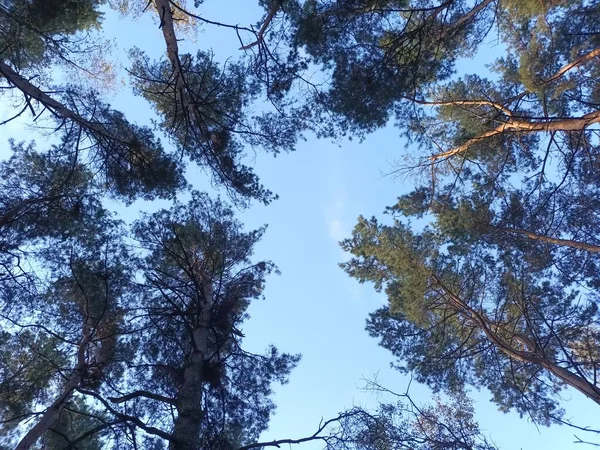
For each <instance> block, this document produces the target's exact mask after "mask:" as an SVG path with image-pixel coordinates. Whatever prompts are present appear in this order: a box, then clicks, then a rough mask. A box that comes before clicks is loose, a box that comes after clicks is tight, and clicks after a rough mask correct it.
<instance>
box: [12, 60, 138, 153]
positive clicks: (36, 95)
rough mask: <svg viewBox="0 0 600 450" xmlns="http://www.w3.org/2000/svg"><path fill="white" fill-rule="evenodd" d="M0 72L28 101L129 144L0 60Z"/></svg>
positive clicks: (105, 135) (97, 132)
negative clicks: (51, 95)
mask: <svg viewBox="0 0 600 450" xmlns="http://www.w3.org/2000/svg"><path fill="white" fill-rule="evenodd" d="M0 74H1V75H3V76H4V77H5V78H6V79H7V80H8V81H9V83H11V84H12V85H14V86H15V87H16V88H17V89H19V90H20V91H21V92H22V93H23V95H25V97H26V101H27V102H29V99H34V100H36V101H38V102H40V103H41V104H42V105H44V107H46V108H48V109H49V110H50V111H51V112H52V113H53V114H54V115H55V116H58V117H61V118H63V119H68V120H71V121H73V122H75V123H77V124H78V125H80V126H81V127H82V128H84V129H85V130H87V131H88V132H89V133H91V134H95V135H97V136H102V137H104V138H106V139H109V140H111V141H114V142H119V143H121V144H123V145H127V146H129V145H130V143H129V142H127V141H124V140H123V139H121V138H119V137H118V136H115V135H113V134H112V133H111V132H110V131H109V130H108V129H106V128H105V127H104V126H103V125H102V124H100V123H98V122H92V121H90V120H87V119H85V118H84V117H82V116H81V115H79V114H78V113H76V112H75V111H72V110H71V109H69V108H67V107H66V106H65V105H63V104H62V103H60V102H59V101H57V100H55V99H54V98H52V97H50V96H49V95H48V94H46V93H45V92H43V91H42V90H41V89H40V88H38V87H37V86H35V85H33V84H31V83H30V82H29V80H27V79H25V78H23V77H22V76H21V75H19V74H18V73H17V72H15V71H14V70H13V69H12V68H11V67H10V66H9V65H7V64H6V63H4V62H3V61H1V60H0Z"/></svg>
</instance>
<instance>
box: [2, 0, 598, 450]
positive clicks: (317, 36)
mask: <svg viewBox="0 0 600 450" xmlns="http://www.w3.org/2000/svg"><path fill="white" fill-rule="evenodd" d="M134 3H135V1H134V0H130V1H125V0H107V1H103V0H62V1H58V0H52V1H42V0H21V1H17V0H3V1H1V2H0V84H1V88H2V89H1V90H0V96H1V98H0V101H2V105H3V108H2V109H3V116H2V117H1V118H0V120H2V122H1V125H6V124H7V123H9V122H11V121H14V120H17V121H22V122H23V123H26V124H27V125H28V126H32V127H35V129H36V130H37V132H38V134H39V135H41V136H43V138H40V139H37V142H33V141H32V142H16V141H10V142H9V154H8V155H7V156H6V157H5V158H4V159H3V161H2V162H1V163H0V339H1V342H2V345H1V346H0V449H9V448H16V449H19V450H25V449H29V448H44V449H46V448H47V449H52V450H54V449H58V450H60V449H65V450H67V449H74V448H77V449H86V450H93V449H100V448H108V449H110V448H114V449H138V448H144V449H146V448H147V449H167V448H168V449H173V450H200V449H202V450H205V449H206V450H213V449H214V450H250V449H253V448H257V449H258V448H265V447H269V446H275V447H278V446H281V445H284V444H300V443H302V442H306V441H311V440H312V441H315V440H316V441H319V442H320V443H322V444H323V447H324V448H325V449H327V450H338V449H339V450H342V449H344V450H347V449H355V450H359V449H361V450H381V449H388V448H411V449H421V450H425V449H433V448H435V449H454V450H457V449H479V450H490V449H492V448H495V447H494V446H493V445H492V444H490V443H489V442H488V441H487V440H486V439H485V437H484V436H483V435H482V433H481V432H480V430H479V427H478V425H477V422H476V420H475V418H474V408H473V405H472V404H471V402H470V401H469V400H468V399H467V398H465V396H464V395H465V390H466V389H467V388H468V387H469V386H471V387H476V388H486V389H487V390H489V392H490V393H491V396H492V399H493V401H494V402H495V403H496V404H497V405H498V406H499V408H500V409H501V410H503V411H510V410H515V411H517V412H518V413H519V414H520V415H522V416H527V417H529V418H531V419H532V420H534V421H535V422H536V423H539V424H543V425H551V424H555V423H565V422H567V420H566V418H565V415H564V411H563V410H562V406H563V405H562V399H563V397H562V395H563V392H564V390H565V389H566V388H570V389H572V390H573V389H574V390H575V391H577V392H579V393H580V394H582V395H583V396H585V397H587V399H589V400H591V401H593V402H596V403H598V404H600V381H599V380H598V376H597V372H598V370H599V369H600V352H599V350H598V348H599V346H600V313H599V311H598V303H599V301H600V299H599V296H598V288H600V272H599V270H600V269H599V264H600V261H599V260H598V255H599V254H600V240H599V236H600V220H599V219H600V203H599V202H600V200H599V199H600V184H599V182H600V181H599V180H600V177H599V176H598V175H599V173H600V172H599V169H600V167H599V165H600V152H599V142H600V141H599V136H598V132H599V127H598V124H599V123H600V110H599V109H598V105H599V104H600V87H599V86H600V85H599V84H598V82H597V80H598V79H599V76H600V73H599V72H600V64H599V62H600V46H599V44H600V29H598V23H600V20H599V19H600V3H599V2H597V1H588V0H522V1H517V0H475V1H466V0H446V1H433V0H425V1H415V0H344V1H338V0H318V1H317V0H304V1H300V0H260V1H259V4H260V5H261V6H262V7H264V10H265V15H264V17H263V19H262V21H261V22H260V23H259V26H258V27H243V26H239V25H230V24H227V23H221V22H215V21H211V20H208V19H206V18H204V17H202V16H201V15H200V14H201V10H202V8H201V4H202V2H201V1H196V2H187V3H186V2H179V1H175V0H173V1H171V0H151V1H150V2H149V3H148V4H147V5H146V6H147V8H146V10H144V11H145V12H144V14H153V15H154V16H155V19H156V21H157V23H159V25H160V26H159V27H157V29H156V30H154V32H156V33H158V34H160V35H161V39H162V40H163V41H164V50H165V51H164V56H163V57H161V58H160V59H159V60H157V61H153V60H152V59H151V58H150V57H148V56H147V55H146V54H145V53H144V52H143V51H142V50H133V51H130V52H129V54H128V57H129V60H128V62H127V64H128V71H129V75H130V77H131V81H132V85H133V91H134V93H135V94H136V95H139V96H140V97H142V98H143V99H144V100H146V101H147V102H148V103H149V105H150V106H151V107H152V108H153V109H154V112H155V113H156V115H157V117H158V120H157V121H156V122H155V125H156V126H155V127H154V128H149V127H145V126H140V125H137V124H135V123H133V122H131V121H130V120H129V119H128V118H127V114H126V112H121V111H117V110H115V109H114V108H112V107H111V105H109V104H108V103H107V102H106V100H105V99H104V98H103V96H102V94H101V93H99V92H97V91H95V90H93V89H91V88H90V86H89V85H88V84H86V83H84V82H80V79H79V78H73V79H69V81H70V83H64V82H62V81H61V80H64V78H65V77H62V78H61V77H60V76H59V75H60V74H61V73H84V72H86V70H87V69H86V68H85V67H86V66H85V64H83V63H84V61H85V59H86V58H87V59H90V56H89V55H92V54H94V52H97V51H98V49H99V48H100V47H101V44H100V42H101V39H102V38H103V35H102V33H103V30H102V19H103V17H104V15H105V14H109V12H108V9H107V8H108V7H111V8H116V9H119V10H120V11H121V12H126V11H127V10H128V8H131V9H132V10H136V11H138V10H140V8H139V5H135V4H134ZM143 3H145V2H143ZM192 6H193V8H192ZM182 18H185V21H186V22H185V26H186V27H188V28H186V30H188V31H189V29H190V28H189V27H190V26H191V27H192V29H193V24H194V23H196V22H199V23H204V24H213V25H216V26H220V27H225V28H229V29H230V30H231V32H233V33H238V35H239V36H240V38H241V39H242V44H243V46H242V49H241V50H242V51H243V52H241V54H242V56H240V58H239V61H236V62H231V63H229V62H228V63H227V64H225V65H219V64H217V63H216V62H215V61H214V60H213V59H214V58H213V55H212V53H211V51H210V49H199V50H198V51H197V52H195V53H194V54H191V53H185V54H184V53H180V52H179V42H180V41H181V39H182V38H181V36H182V34H183V33H180V31H181V30H180V28H179V27H183V26H184V25H183V22H184V20H183V19H182ZM190 24H192V25H190ZM492 40H493V41H494V42H496V44H497V47H496V50H495V51H496V52H497V53H498V58H497V59H496V61H495V62H494V64H493V65H491V66H490V67H489V68H488V70H481V71H478V73H477V74H472V73H468V72H467V73H462V72H461V73H457V72H456V67H457V63H458V62H460V61H464V60H465V59H468V58H476V55H477V54H478V52H485V51H487V48H488V46H489V45H490V42H491V41H492ZM317 70H318V71H319V72H318V73H319V75H318V76H317V77H312V76H311V74H314V73H315V72H316V71H317ZM88 72H89V70H88ZM88 75H89V74H88ZM67 78H68V77H67ZM81 79H83V78H81ZM316 80H318V81H316ZM257 102H263V103H262V106H263V108H262V109H261V108H257V107H256V105H257ZM257 111H258V112H257ZM384 126H393V127H395V129H396V130H397V131H398V133H399V134H400V136H401V137H403V138H404V140H405V142H407V143H408V144H407V152H408V155H407V156H408V157H409V158H410V159H411V161H412V162H411V163H410V165H407V166H405V167H401V168H399V169H398V170H401V171H402V170H405V171H409V172H410V171H414V172H418V173H419V174H420V178H419V179H420V180H421V181H420V182H419V183H417V184H416V185H415V186H413V188H412V191H410V192H408V193H407V194H405V195H402V196H401V197H399V198H398V200H397V202H396V203H395V204H394V205H392V206H391V207H389V208H388V209H387V211H386V214H387V217H386V218H384V219H379V220H378V219H376V218H371V219H367V218H364V217H360V218H359V221H358V224H357V225H356V227H355V229H354V232H353V234H352V236H351V237H349V238H348V239H346V240H344V241H343V242H342V244H341V245H342V247H343V248H344V250H346V251H347V252H349V253H350V254H351V255H352V256H351V259H350V260H349V261H347V262H346V263H343V264H342V267H343V269H344V270H345V271H346V272H347V273H348V274H349V275H350V276H351V277H353V278H355V279H357V280H358V281H359V282H372V283H373V284H374V286H375V288H376V289H377V290H378V291H383V292H385V294H386V295H387V298H388V303H387V304H386V305H385V306H383V307H381V308H380V309H379V310H377V311H375V312H374V313H372V314H371V316H370V318H369V319H368V323H367V330H368V331H369V333H371V335H372V336H374V337H376V338H378V339H379V341H380V345H382V346H383V347H384V348H386V349H388V350H389V351H390V352H391V353H392V354H393V355H394V357H395V358H396V359H397V362H396V364H395V365H396V367H397V368H398V369H399V370H401V371H403V372H405V373H410V374H412V375H413V376H414V378H415V379H416V380H417V381H419V382H421V383H424V384H426V385H428V386H430V387H431V388H432V389H433V390H435V391H442V392H443V393H445V394H448V395H449V396H450V401H449V402H446V403H444V402H442V401H441V400H439V401H437V403H436V404H435V405H431V406H428V407H419V406H418V405H417V404H415V403H414V402H413V401H412V400H411V399H410V397H408V395H407V394H394V392H395V391H394V390H393V389H392V390H387V389H386V388H384V387H382V386H379V385H376V384H374V385H373V386H371V387H372V388H374V389H375V390H376V391H379V392H381V391H385V392H386V393H387V394H390V395H392V396H395V397H396V400H397V401H396V402H394V403H382V404H381V405H380V406H379V408H378V409H377V410H375V411H371V412H369V411H366V410H363V409H360V408H353V409H351V410H348V411H345V412H343V413H341V414H340V415H339V416H338V417H336V418H333V419H331V420H328V421H322V422H321V425H320V426H319V428H318V429H317V431H316V432H315V434H314V435H312V436H309V437H306V438H301V439H287V438H286V439H282V440H280V441H273V442H266V443H265V442H263V443H261V442H260V439H259V438H260V435H261V433H262V432H263V431H264V430H266V429H267V426H268V422H269V418H270V416H271V414H272V412H273V410H274V403H273V401H272V400H271V394H272V386H273V384H274V383H285V382H286V381H287V378H288V375H289V373H290V372H291V370H292V369H293V368H294V367H295V366H296V365H297V364H298V361H299V356H298V355H293V354H287V353H281V352H280V351H278V350H277V348H276V347H274V346H272V347H269V348H268V349H267V350H266V351H265V353H263V354H254V353H251V352H249V351H247V350H246V349H244V347H243V337H244V335H243V332H242V325H243V323H244V321H245V320H247V319H248V314H247V309H248V307H249V305H250V303H251V302H252V301H254V300H258V299H260V298H262V294H263V290H264V285H265V280H266V278H267V276H268V275H269V274H271V273H273V272H276V268H275V266H274V265H273V263H271V262H270V261H259V262H256V261H254V259H253V257H252V256H253V248H254V246H255V245H256V244H257V242H258V241H259V240H260V238H261V236H262V235H263V233H264V231H265V229H264V228H261V229H258V230H254V231H245V230H244V228H243V226H242V224H241V223H240V222H239V221H238V220H237V219H236V218H235V217H234V213H233V210H232V208H231V207H230V206H228V205H227V204H226V203H225V202H223V201H221V200H218V199H213V198H211V197H210V196H209V195H208V194H204V193H200V192H197V191H193V190H192V188H191V186H190V185H189V183H188V180H186V178H185V173H186V170H187V169H188V166H191V165H196V166H198V167H199V168H201V169H203V171H204V172H206V174H207V176H208V178H209V179H210V181H212V183H213V185H214V186H215V187H216V188H218V189H222V190H223V191H224V192H225V193H226V195H227V197H228V198H229V199H230V200H231V202H233V203H234V204H235V205H236V206H238V207H246V206H248V205H250V204H251V202H252V201H259V202H262V203H265V204H266V203H269V202H270V201H272V200H274V199H275V198H276V194H275V193H273V192H271V191H270V190H269V189H268V188H267V187H265V186H263V185H262V184H261V183H260V180H259V179H258V176H257V175H256V174H255V173H254V172H253V170H252V168H251V167H249V166H248V165H247V162H246V161H247V158H246V157H245V156H246V155H245V153H246V151H247V150H248V149H260V150H263V151H266V152H270V153H273V154H277V153H278V152H281V151H284V150H292V149H293V147H294V145H295V143H296V140H297V139H298V137H299V136H301V135H302V132H305V131H311V132H314V133H315V134H316V135H317V136H319V137H336V138H337V137H340V136H343V135H345V136H348V137H358V138H362V137H364V136H365V135H366V134H367V133H370V132H373V131H375V130H377V129H379V128H382V127H384ZM161 138H162V141H161ZM163 141H164V142H165V144H163ZM597 152H598V153H599V154H598V155H597ZM184 196H185V197H186V198H189V199H190V200H189V201H188V202H182V201H181V200H180V199H181V198H182V197H184ZM157 199H162V200H167V201H170V202H172V206H171V207H167V208H164V209H161V210H159V211H157V212H154V213H152V214H146V215H142V216H141V217H139V218H138V219H137V220H135V221H134V222H133V223H125V222H123V221H122V220H120V218H119V217H118V216H117V215H116V214H115V213H113V212H110V210H109V206H108V205H116V204H124V205H130V204H131V203H132V202H134V201H140V200H146V201H151V200H157ZM357 332H358V330H357Z"/></svg>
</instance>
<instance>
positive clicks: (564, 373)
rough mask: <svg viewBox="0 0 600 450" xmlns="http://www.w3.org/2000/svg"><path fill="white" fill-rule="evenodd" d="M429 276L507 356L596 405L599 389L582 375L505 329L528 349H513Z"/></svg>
mask: <svg viewBox="0 0 600 450" xmlns="http://www.w3.org/2000/svg"><path fill="white" fill-rule="evenodd" d="M431 278H432V280H433V282H434V283H435V284H436V285H437V286H438V287H439V288H440V289H441V290H442V292H443V293H444V294H445V295H447V296H448V297H449V299H450V302H449V306H450V307H451V308H452V309H454V310H455V311H456V312H457V313H458V314H460V315H462V316H463V317H466V318H467V319H469V320H471V321H472V322H474V324H475V325H476V326H477V327H478V328H479V329H481V331H483V333H484V334H485V336H486V337H487V338H488V339H489V341H490V342H491V343H492V344H494V345H495V346H496V347H498V349H499V350H500V351H502V352H503V353H504V354H506V355H507V356H508V357H509V358H512V359H515V360H518V361H521V362H526V363H530V364H535V365H537V366H539V367H542V368H544V369H546V370H547V371H548V372H550V373H552V374H553V375H554V376H556V377H557V378H558V379H560V380H561V381H563V382H564V383H565V384H567V385H569V386H571V387H573V388H575V389H576V390H578V391H579V392H581V393H582V394H583V395H585V396H586V397H588V398H589V399H591V400H593V401H594V402H595V403H597V404H599V405H600V388H598V387H597V386H595V385H594V384H592V383H590V382H589V381H587V380H586V379H585V378H583V377H581V376H579V375H577V374H575V373H573V372H571V371H570V370H567V369H565V368H563V367H560V366H559V365H558V364H557V363H556V362H555V361H553V360H552V359H550V358H548V357H546V356H545V355H544V354H543V353H541V352H539V351H537V350H536V345H535V342H532V341H531V339H529V338H528V337H526V336H523V335H521V334H518V333H514V332H511V331H508V333H509V334H512V335H513V338H514V339H516V340H518V341H520V342H522V343H523V344H525V345H526V346H527V347H528V350H519V349H517V348H514V346H512V344H511V342H507V341H506V340H505V339H504V338H502V337H501V336H499V335H498V333H496V332H495V331H494V329H493V328H494V327H495V326H496V324H494V323H493V322H492V321H491V320H490V319H489V318H487V317H486V316H485V315H484V314H483V313H480V312H479V311H477V310H475V309H473V308H472V307H471V306H469V305H468V304H467V303H466V302H465V301H464V300H462V299H461V298H460V297H459V296H458V295H456V294H455V293H454V292H453V291H452V290H451V289H449V288H448V287H447V286H446V285H445V284H444V282H443V281H442V280H441V279H440V278H438V277H437V276H436V275H434V274H431Z"/></svg>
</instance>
